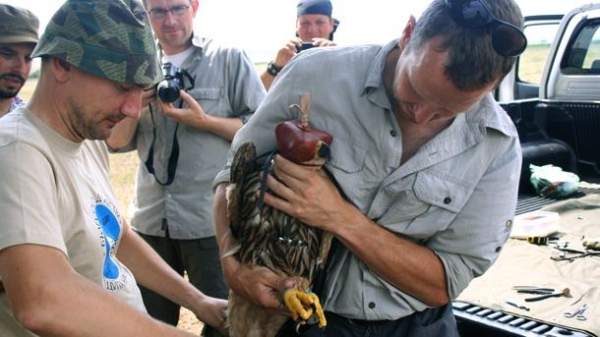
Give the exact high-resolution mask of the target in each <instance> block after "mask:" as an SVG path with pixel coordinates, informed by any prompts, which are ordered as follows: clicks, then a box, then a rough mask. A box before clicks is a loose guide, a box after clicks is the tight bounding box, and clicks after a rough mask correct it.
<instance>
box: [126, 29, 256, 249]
mask: <svg viewBox="0 0 600 337" xmlns="http://www.w3.org/2000/svg"><path fill="white" fill-rule="evenodd" d="M192 42H193V46H194V51H193V52H192V54H191V55H190V56H189V57H188V58H187V59H186V60H185V61H184V62H183V64H182V65H181V67H182V68H183V69H185V70H186V71H187V72H189V74H190V75H191V76H192V77H194V78H195V86H194V88H193V89H190V90H188V93H189V94H190V95H191V96H193V97H194V98H195V99H196V100H197V101H198V102H199V103H200V105H201V106H202V108H203V109H204V111H205V112H206V113H208V114H210V115H214V116H219V117H240V118H242V120H245V119H247V118H248V117H249V116H250V115H251V114H252V113H254V111H256V109H257V108H258V106H259V104H260V103H261V101H262V99H263V98H264V96H265V90H264V87H263V85H262V83H261V81H260V78H259V77H258V74H257V72H256V70H255V68H254V65H253V64H252V62H250V60H249V59H248V57H247V56H246V55H245V53H243V52H242V51H240V50H238V49H235V48H225V47H222V46H219V45H216V43H215V42H213V41H212V40H208V39H204V38H200V37H194V38H193V39H192ZM151 108H152V111H151V112H150V111H145V112H144V113H143V115H142V117H141V119H140V122H139V125H138V128H137V131H136V134H135V137H134V139H133V142H132V144H131V146H130V149H131V148H133V147H134V148H137V150H138V156H139V158H140V160H141V164H140V167H139V169H138V173H137V184H136V197H135V200H134V201H133V203H132V205H131V207H130V216H131V218H132V220H131V223H132V226H133V227H134V228H135V229H136V230H137V231H139V232H141V233H144V234H148V235H155V236H164V235H165V230H164V228H163V226H162V224H163V219H166V220H167V222H166V223H167V224H168V229H169V235H170V237H171V238H174V239H198V238H204V237H209V236H214V228H213V224H212V190H211V183H212V181H213V179H214V177H215V175H216V174H217V172H218V171H219V170H220V169H221V168H222V167H223V165H224V164H225V161H226V159H227V153H228V150H229V146H230V142H229V141H227V140H226V139H223V138H221V137H219V136H217V135H215V134H213V133H210V132H205V131H201V130H197V129H195V128H193V127H191V126H187V125H184V124H180V125H179V128H178V131H177V139H178V142H179V162H178V165H177V172H176V174H175V180H174V181H173V183H172V184H171V185H169V186H161V185H159V184H158V183H157V182H156V180H155V179H154V176H152V175H151V174H149V173H148V171H147V169H146V167H145V165H144V162H145V161H146V159H147V158H148V153H149V150H150V145H151V143H152V138H153V128H156V143H155V145H154V169H155V172H156V175H157V177H158V178H159V179H160V181H162V182H165V181H167V165H168V162H169V157H170V156H171V150H172V145H173V133H174V132H175V125H176V123H175V121H173V120H172V119H169V118H167V117H165V116H163V115H162V113H161V112H160V110H159V109H160V108H159V107H158V105H157V104H152V106H151ZM151 115H152V116H153V117H154V125H153V122H152V118H151V117H152V116H151Z"/></svg>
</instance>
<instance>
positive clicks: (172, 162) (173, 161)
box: [144, 100, 183, 186]
mask: <svg viewBox="0 0 600 337" xmlns="http://www.w3.org/2000/svg"><path fill="white" fill-rule="evenodd" d="M182 106H183V100H180V102H179V106H178V108H179V109H181V107H182ZM149 107H150V119H151V120H152V143H150V149H149V150H148V156H147V157H146V161H145V162H144V165H146V170H148V172H149V173H150V174H152V175H153V176H154V180H156V182H157V183H158V184H159V185H162V186H169V185H171V184H172V183H173V180H175V173H176V172H177V163H178V162H179V141H178V140H177V130H178V129H179V123H176V124H175V131H174V132H173V143H172V145H171V154H170V155H169V163H168V164H167V181H165V182H163V181H160V179H158V177H157V176H156V174H155V173H154V172H155V171H154V144H155V143H156V122H155V121H154V111H153V109H152V105H149Z"/></svg>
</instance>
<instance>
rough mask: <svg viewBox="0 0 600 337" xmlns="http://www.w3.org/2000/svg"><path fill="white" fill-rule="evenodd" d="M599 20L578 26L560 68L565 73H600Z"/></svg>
mask: <svg viewBox="0 0 600 337" xmlns="http://www.w3.org/2000/svg"><path fill="white" fill-rule="evenodd" d="M599 28H600V21H599V20H593V21H588V22H586V23H585V25H583V26H582V27H580V28H579V30H578V31H577V33H576V36H575V37H574V38H573V39H572V40H571V42H570V44H569V48H568V49H567V52H566V53H565V57H564V59H563V62H562V63H561V70H562V72H563V73H564V74H567V75H586V74H600V29H599Z"/></svg>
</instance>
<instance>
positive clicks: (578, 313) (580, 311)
mask: <svg viewBox="0 0 600 337" xmlns="http://www.w3.org/2000/svg"><path fill="white" fill-rule="evenodd" d="M587 307H588V306H587V304H584V305H582V306H580V307H579V308H577V309H575V310H573V311H567V312H565V317H566V318H573V317H575V318H576V319H577V320H579V321H585V320H586V319H587V318H586V317H585V315H584V313H585V311H586V310H587Z"/></svg>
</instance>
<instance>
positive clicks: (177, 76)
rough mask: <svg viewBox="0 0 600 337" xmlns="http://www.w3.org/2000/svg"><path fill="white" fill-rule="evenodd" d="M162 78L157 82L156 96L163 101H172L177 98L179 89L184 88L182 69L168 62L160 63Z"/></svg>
mask: <svg viewBox="0 0 600 337" xmlns="http://www.w3.org/2000/svg"><path fill="white" fill-rule="evenodd" d="M162 73H163V80H162V81H161V82H160V83H158V86H157V87H156V91H157V93H158V98H160V100H161V101H163V102H165V103H173V102H175V101H176V100H177V99H178V98H179V90H182V89H184V86H183V75H184V73H183V71H182V70H181V69H179V68H178V67H176V66H174V65H173V64H171V63H170V62H167V63H165V64H163V65H162Z"/></svg>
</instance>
